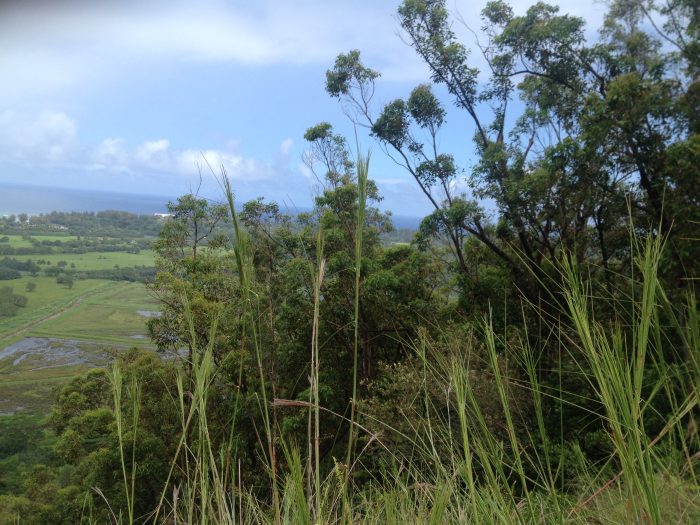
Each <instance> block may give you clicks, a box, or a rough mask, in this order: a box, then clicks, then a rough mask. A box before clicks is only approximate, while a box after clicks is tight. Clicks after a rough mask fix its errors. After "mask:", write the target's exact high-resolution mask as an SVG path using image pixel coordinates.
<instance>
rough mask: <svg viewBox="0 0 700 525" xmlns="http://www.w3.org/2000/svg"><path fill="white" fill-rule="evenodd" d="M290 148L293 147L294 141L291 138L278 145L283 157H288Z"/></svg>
mask: <svg viewBox="0 0 700 525" xmlns="http://www.w3.org/2000/svg"><path fill="white" fill-rule="evenodd" d="M292 146H294V141H293V140H292V139H291V138H286V139H284V140H283V141H282V144H280V153H281V154H282V155H283V156H285V157H286V156H288V155H289V152H290V151H291V150H292Z"/></svg>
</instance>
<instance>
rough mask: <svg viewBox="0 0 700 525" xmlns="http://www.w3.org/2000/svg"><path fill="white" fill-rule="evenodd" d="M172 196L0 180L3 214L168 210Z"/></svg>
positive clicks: (153, 211)
mask: <svg viewBox="0 0 700 525" xmlns="http://www.w3.org/2000/svg"><path fill="white" fill-rule="evenodd" d="M170 200H174V199H173V198H172V197H164V196H158V195H139V194H133V193H109V192H104V191H92V190H77V189H70V188H50V187H46V186H30V185H21V184H6V183H0V216H2V215H11V214H18V213H26V214H28V215H39V214H42V213H49V212H52V211H66V212H70V211H78V212H83V211H104V210H119V211H128V212H131V213H138V214H147V215H151V214H153V213H165V212H166V204H167V203H168V201H170Z"/></svg>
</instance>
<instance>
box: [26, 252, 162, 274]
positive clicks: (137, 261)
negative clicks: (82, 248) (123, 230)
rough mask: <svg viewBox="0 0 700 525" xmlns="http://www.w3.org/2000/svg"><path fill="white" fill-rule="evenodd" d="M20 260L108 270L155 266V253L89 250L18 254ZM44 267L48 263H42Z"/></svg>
mask: <svg viewBox="0 0 700 525" xmlns="http://www.w3.org/2000/svg"><path fill="white" fill-rule="evenodd" d="M17 259H19V260H26V259H31V260H32V261H34V262H36V261H40V260H42V259H43V260H44V261H50V262H51V265H55V264H56V263H58V262H59V261H66V263H67V265H68V267H69V268H71V269H73V268H72V267H71V264H75V268H74V269H75V270H83V271H86V270H108V269H110V268H114V267H115V266H120V267H124V266H153V259H154V255H153V252H152V251H150V250H142V251H141V252H139V253H126V252H88V253H53V254H51V255H32V256H26V255H23V256H17ZM41 267H42V269H43V268H47V265H41Z"/></svg>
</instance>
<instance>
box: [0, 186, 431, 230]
mask: <svg viewBox="0 0 700 525" xmlns="http://www.w3.org/2000/svg"><path fill="white" fill-rule="evenodd" d="M176 199H177V197H176V196H170V197H169V196H166V195H153V194H138V193H120V192H112V191H100V190H84V189H77V188H59V187H53V186H37V185H31V184H17V183H9V182H0V217H7V216H9V215H19V214H20V213H26V214H27V215H30V216H33V215H42V214H43V215H45V214H47V213H51V212H52V211H58V212H79V213H82V212H99V211H107V210H112V211H126V212H129V213H135V214H138V215H153V214H155V213H166V212H167V211H168V210H167V204H168V202H169V201H175V200H176ZM283 211H285V210H283ZM300 211H308V210H306V209H295V210H286V213H298V212H300ZM420 220H421V218H420V217H412V216H407V215H395V214H392V221H393V223H394V227H395V228H408V229H415V228H417V227H418V225H419V224H420Z"/></svg>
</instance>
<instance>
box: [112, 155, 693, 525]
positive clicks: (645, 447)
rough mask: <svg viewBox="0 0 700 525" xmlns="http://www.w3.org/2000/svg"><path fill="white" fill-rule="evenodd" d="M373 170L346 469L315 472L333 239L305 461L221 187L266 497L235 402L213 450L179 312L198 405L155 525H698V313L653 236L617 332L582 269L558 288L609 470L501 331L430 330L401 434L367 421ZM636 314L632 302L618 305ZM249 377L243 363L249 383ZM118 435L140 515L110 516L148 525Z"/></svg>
mask: <svg viewBox="0 0 700 525" xmlns="http://www.w3.org/2000/svg"><path fill="white" fill-rule="evenodd" d="M368 161H369V159H368V158H364V159H363V158H360V160H359V162H358V185H359V187H360V189H359V199H358V208H357V229H356V233H355V293H354V305H353V306H354V312H353V320H354V347H353V349H354V355H353V371H352V374H353V376H352V387H353V388H352V399H351V405H350V408H351V410H350V416H349V418H348V419H347V420H346V421H345V423H346V424H347V425H348V428H349V431H348V435H349V436H348V444H347V450H346V456H345V464H344V465H343V464H341V463H339V462H336V463H335V464H332V463H329V464H328V465H327V466H326V468H325V472H326V473H325V474H324V469H323V465H322V464H321V457H320V432H321V430H320V425H321V417H320V412H321V411H323V410H325V409H324V407H322V406H321V399H320V395H319V381H320V379H319V378H320V372H321V367H322V366H323V360H322V359H321V358H320V351H319V350H320V346H319V340H318V334H319V322H320V319H321V312H322V309H323V302H322V286H323V279H324V272H325V262H324V253H323V251H324V246H323V232H322V231H321V232H319V235H318V239H317V253H316V265H315V274H314V277H313V311H312V312H309V315H310V316H312V321H313V322H312V326H313V331H312V341H310V348H311V356H310V368H309V371H310V376H309V377H310V390H309V401H308V402H299V401H293V402H291V401H290V402H289V403H293V404H294V406H302V407H306V408H308V423H307V433H308V435H307V444H306V457H305V458H304V457H303V455H302V453H301V451H300V449H299V447H298V446H297V445H296V444H295V443H291V442H290V441H289V440H287V439H286V436H284V435H283V434H282V433H280V432H279V429H276V428H273V421H274V419H273V418H271V417H270V410H271V409H272V410H274V407H273V406H272V405H273V404H272V403H270V400H269V398H268V394H267V391H268V389H269V387H270V386H269V385H268V384H267V383H266V381H267V378H266V377H265V373H264V370H263V348H262V338H261V337H260V333H259V328H258V326H257V319H258V317H259V316H258V315H257V313H256V309H257V306H256V299H255V294H254V291H253V289H252V279H253V276H252V267H251V262H250V256H249V254H248V246H247V243H248V240H247V235H246V234H245V232H244V231H243V228H242V227H241V225H240V223H239V222H238V217H237V214H236V210H235V207H234V199H233V192H232V190H231V186H230V184H229V183H228V180H227V179H224V188H225V192H226V196H227V200H228V203H229V210H230V214H231V218H232V223H233V232H234V240H235V242H234V244H235V246H234V254H235V259H236V265H237V271H238V274H239V279H240V286H241V293H242V296H243V298H244V299H243V303H242V308H243V312H244V316H243V318H242V323H243V326H244V327H245V329H244V331H243V336H242V337H243V341H244V344H242V348H243V349H244V350H246V351H250V352H252V356H251V357H252V358H253V359H254V360H255V362H256V364H257V368H258V374H259V385H258V390H257V392H258V395H259V398H260V405H259V406H260V411H261V417H262V420H263V426H264V429H263V430H264V436H263V438H262V439H264V441H265V443H264V445H265V447H264V448H265V449H266V454H267V455H266V457H265V458H264V460H265V463H266V466H267V469H268V473H269V483H270V487H269V493H270V498H269V499H264V500H260V499H258V498H257V497H256V496H255V495H254V494H255V492H254V490H253V487H249V486H246V485H245V482H244V480H243V479H242V478H241V476H240V459H241V457H242V454H243V453H244V451H239V450H235V449H234V447H233V441H234V439H233V436H234V424H235V421H236V419H237V416H238V413H237V412H238V410H239V408H240V403H239V395H237V396H236V397H235V402H234V406H233V414H232V418H231V428H230V429H229V435H230V437H229V439H228V440H225V441H224V443H223V444H222V445H221V447H222V448H221V449H218V450H217V449H215V445H214V440H213V439H212V436H211V432H210V429H209V416H208V414H207V406H208V405H207V399H208V392H209V389H210V385H211V383H212V381H213V378H214V377H215V374H216V373H217V370H216V368H215V366H214V363H213V357H212V354H213V343H212V341H213V340H214V337H213V335H214V331H215V330H216V323H213V326H212V333H211V336H210V337H209V343H208V345H205V347H204V348H199V347H198V346H197V341H196V337H195V330H194V324H193V323H194V321H193V319H192V316H191V315H189V314H188V312H189V309H188V306H187V305H188V303H187V298H183V303H184V305H185V312H186V315H187V318H188V321H189V323H190V331H191V339H192V342H193V346H194V348H195V351H193V352H192V356H193V357H192V361H193V362H192V363H191V375H192V377H191V378H188V379H189V380H190V384H191V385H192V391H191V392H186V391H185V390H186V389H185V386H184V385H185V378H184V377H183V376H182V375H180V377H179V380H178V389H179V393H178V403H179V407H180V412H181V428H182V434H181V437H180V441H179V444H178V447H177V452H176V457H174V458H173V459H172V464H171V469H170V472H171V475H170V476H169V477H168V480H167V482H166V484H165V487H164V488H163V493H162V497H161V502H160V505H159V506H158V508H157V509H156V511H155V512H154V514H153V515H152V516H150V517H149V518H148V522H153V523H182V524H194V523H201V524H204V523H228V524H231V525H233V524H253V523H255V524H267V523H274V524H308V525H310V524H312V523H314V524H322V523H323V524H336V523H337V524H353V523H368V524H380V523H381V524H387V523H388V524H407V523H411V524H413V523H415V524H441V523H454V524H458V523H460V524H462V523H476V524H482V523H483V524H502V525H507V524H513V523H517V524H564V523H566V524H570V523H571V524H584V523H606V524H607V523H610V524H614V523H625V524H632V523H634V524H655V525H656V524H662V523H698V522H700V494H699V493H698V488H697V482H696V479H697V478H696V467H695V462H696V461H697V458H698V450H700V442H699V441H698V434H697V432H692V431H689V429H690V428H691V427H690V426H689V425H692V421H693V419H692V415H693V412H694V411H695V409H696V406H697V395H698V386H699V385H700V382H699V381H700V316H699V315H698V312H697V304H696V301H695V298H694V296H689V298H688V300H687V302H686V304H685V305H677V304H672V303H671V301H670V300H669V299H668V297H667V296H666V294H665V293H664V290H663V289H662V287H661V284H660V281H659V278H658V272H659V266H660V261H661V260H662V254H663V250H664V246H663V243H662V242H661V240H660V239H658V238H649V239H637V240H635V243H634V245H633V248H634V250H635V260H634V264H635V271H634V273H633V277H632V279H631V280H630V285H629V293H628V295H627V296H626V297H624V299H619V298H616V297H612V296H611V297H608V298H607V299H605V300H607V301H609V305H612V306H613V307H614V308H615V307H617V309H616V311H619V312H620V315H619V317H618V318H617V319H598V318H597V317H596V310H595V304H599V301H601V298H600V293H601V292H600V290H592V289H591V288H590V287H589V286H587V285H586V284H585V280H584V277H583V273H584V272H583V269H581V268H577V267H576V266H575V264H574V263H573V262H572V260H571V259H568V258H564V259H563V260H562V261H561V264H560V265H559V267H560V268H561V269H562V275H561V277H562V279H561V282H562V287H561V289H560V290H554V291H552V292H553V293H557V294H561V296H562V297H563V299H564V302H563V303H562V304H564V305H565V308H564V310H562V311H561V312H560V314H561V318H562V319H565V320H566V321H561V322H560V323H557V324H554V323H553V324H552V325H551V326H549V329H550V331H551V334H552V337H553V338H555V339H556V342H557V344H558V345H559V346H561V347H562V348H563V349H564V351H565V352H567V353H568V355H569V356H570V357H571V359H572V360H573V361H574V362H575V363H576V365H577V366H578V368H579V372H580V373H581V374H582V375H583V377H585V378H586V380H587V381H588V382H589V384H590V387H591V390H592V392H594V395H595V396H596V400H597V402H598V403H599V406H600V407H602V411H601V412H600V413H598V414H594V415H595V416H596V417H598V418H599V420H600V421H602V422H603V424H604V427H605V429H606V432H607V437H606V439H607V445H608V446H609V447H610V450H612V455H611V456H610V457H609V458H608V459H607V461H605V462H604V463H603V464H593V463H591V462H589V461H588V460H586V459H585V457H584V455H583V454H582V453H581V451H580V449H578V448H577V447H576V445H575V444H572V445H571V447H572V448H571V450H570V451H568V452H569V453H566V452H565V451H564V450H562V447H561V444H562V443H564V438H563V429H562V431H561V435H557V434H556V432H553V431H552V429H551V428H548V425H547V416H548V414H547V410H549V408H548V407H551V406H560V405H563V404H572V403H576V401H572V399H574V400H576V398H575V397H573V396H571V395H568V394H569V393H567V392H564V391H563V390H562V388H561V387H560V388H559V389H555V388H552V387H551V386H547V385H545V384H543V383H542V382H541V381H540V373H541V372H542V371H541V370H540V369H539V368H538V367H539V366H540V364H539V363H540V359H539V355H540V354H541V353H542V352H544V351H545V349H544V348H538V347H533V346H532V343H531V341H530V338H529V336H528V334H527V331H526V332H525V334H524V335H522V336H520V337H513V336H511V335H505V334H497V333H496V332H495V330H494V329H493V327H492V323H491V320H490V319H485V320H483V322H481V323H480V324H475V325H473V326H471V328H469V329H468V330H466V331H463V332H460V335H459V337H456V336H454V335H453V334H451V333H450V332H449V331H447V330H445V331H444V332H442V333H438V335H432V336H431V335H428V332H427V331H426V330H418V334H419V335H418V337H417V339H416V340H415V341H406V342H405V345H406V349H407V351H409V352H412V353H413V358H414V359H416V360H417V362H418V363H419V365H420V366H419V370H420V371H419V374H418V382H419V383H417V384H416V385H415V392H414V393H413V395H412V397H411V399H410V400H408V401H407V403H406V404H405V405H404V406H400V407H396V411H397V413H400V414H403V416H404V418H405V419H404V420H403V421H401V420H398V419H397V420H392V421H378V420H376V419H375V418H374V416H373V414H372V413H371V412H370V411H365V410H363V409H362V405H361V404H359V403H358V354H359V352H360V331H359V320H360V313H361V311H360V307H361V305H360V285H361V265H362V230H363V224H364V213H365V202H364V201H365V199H366V184H367V170H368ZM594 297H595V300H594ZM623 300H624V301H625V304H622V303H621V301H623ZM624 312H630V314H629V315H626V314H624ZM661 319H664V321H663V322H662V321H661ZM465 334H466V335H465ZM672 343H673V344H674V345H675V346H674V347H673V353H674V354H675V355H676V357H677V361H676V363H675V364H674V365H673V366H672V365H671V364H669V360H668V359H667V358H666V357H665V355H664V353H665V354H668V347H669V345H670V344H672ZM542 344H543V345H544V344H545V343H542ZM242 359H243V357H241V360H242ZM242 366H243V364H242V361H241V362H240V367H241V368H240V369H239V384H240V377H241V374H242ZM113 388H114V391H115V397H114V403H115V411H116V412H117V414H119V412H120V410H121V409H120V407H121V397H120V396H121V394H118V393H117V392H121V390H122V378H121V375H120V371H119V369H118V368H115V369H114V370H113ZM130 391H131V392H132V393H133V394H132V395H131V398H132V399H133V400H134V402H136V403H137V402H138V398H139V396H138V385H137V384H136V383H134V384H132V385H131V386H130ZM436 392H437V394H436ZM583 401H586V400H582V401H581V403H582V405H583ZM661 401H663V403H661V404H662V405H665V406H670V407H672V410H671V411H670V412H669V413H664V414H658V413H655V412H654V406H655V404H657V403H658V402H661ZM280 402H281V401H278V403H280ZM494 407H495V408H494ZM580 408H583V407H582V406H581V407H580ZM133 414H138V412H137V411H134V412H133ZM331 415H333V414H331ZM652 415H653V416H655V417H656V418H658V417H659V416H663V418H664V421H663V425H662V429H661V431H660V432H658V433H657V435H656V436H652V437H651V438H650V436H649V430H648V420H649V418H650V417H651V416H652ZM335 416H336V417H337V418H338V419H339V421H340V420H341V419H342V416H341V415H339V414H335ZM134 418H135V419H134V420H133V422H132V426H133V428H134V434H133V439H136V433H135V429H136V426H137V415H134ZM422 422H424V424H423V423H422ZM564 424H565V422H564V423H563V424H562V427H563V426H564ZM117 427H118V431H119V435H120V441H119V443H120V452H121V456H120V457H121V465H122V476H123V479H124V487H125V495H126V501H127V509H126V513H127V518H125V519H123V520H121V519H119V518H118V517H115V519H117V520H118V521H120V522H126V520H128V523H129V524H131V523H134V522H135V520H136V517H135V516H134V515H133V499H134V494H135V492H136V493H137V492H138V487H135V482H134V479H135V478H134V475H133V472H134V470H135V468H136V466H135V465H134V463H135V459H134V454H133V450H134V449H133V443H132V454H131V458H132V459H131V464H130V465H129V464H128V462H127V460H126V458H127V456H128V450H127V444H126V440H124V439H122V434H124V428H123V425H122V424H121V415H117ZM405 427H406V428H408V429H409V430H408V431H407V430H405ZM372 429H374V430H372ZM376 429H380V430H381V431H377V430H376ZM360 433H366V435H367V438H368V439H367V440H366V445H365V447H364V448H362V450H360V451H356V448H357V447H356V445H357V442H358V439H357V438H358V434H360ZM386 436H393V437H394V438H396V439H400V440H401V441H402V442H403V443H405V444H406V446H404V448H402V449H399V448H392V447H391V446H390V445H387V444H385V443H383V439H387V438H386ZM389 439H390V438H389ZM372 447H377V448H379V449H381V451H382V454H383V457H384V459H385V461H384V463H383V465H384V466H383V467H382V468H383V470H382V471H381V472H378V473H376V475H375V476H373V477H372V479H371V480H370V481H369V482H367V483H366V484H365V485H364V486H362V487H353V490H351V486H352V484H351V482H350V471H351V469H352V468H353V465H358V464H361V461H362V459H363V454H365V453H367V451H368V450H370V449H371V448H372ZM406 450H408V451H406ZM277 452H280V453H281V456H282V457H283V459H284V467H280V465H279V463H278V461H277V459H276V458H277ZM237 466H238V470H237ZM175 469H178V470H179V471H181V472H183V473H184V476H182V479H183V482H182V484H181V485H178V486H173V484H172V482H171V480H172V473H173V472H174V470H175ZM572 471H575V474H574V475H575V476H576V479H575V481H576V483H575V484H573V483H572V482H573V481H574V480H573V479H567V476H571V474H570V473H571V472H572ZM610 472H613V473H614V472H618V473H617V474H616V475H611V474H610ZM129 473H131V476H130V475H129Z"/></svg>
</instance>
